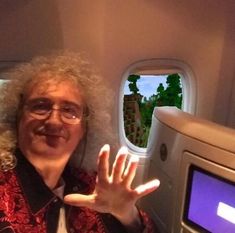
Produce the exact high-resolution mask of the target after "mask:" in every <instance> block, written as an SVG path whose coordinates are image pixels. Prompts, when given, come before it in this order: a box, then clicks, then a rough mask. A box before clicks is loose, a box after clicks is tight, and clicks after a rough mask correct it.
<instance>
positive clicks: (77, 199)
mask: <svg viewBox="0 0 235 233" xmlns="http://www.w3.org/2000/svg"><path fill="white" fill-rule="evenodd" d="M64 202H65V203H66V204H69V205H73V206H79V207H88V208H90V207H91V206H92V204H93V203H94V195H82V194H68V195H66V196H65V197H64Z"/></svg>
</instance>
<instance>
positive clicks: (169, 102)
mask: <svg viewBox="0 0 235 233" xmlns="http://www.w3.org/2000/svg"><path fill="white" fill-rule="evenodd" d="M166 83H167V88H166V89H164V87H163V85H162V84H160V85H159V86H158V88H157V95H156V101H157V103H156V105H157V106H176V107H177V108H180V109H181V105H182V88H181V83H180V76H179V75H178V74H170V75H168V76H167V79H166Z"/></svg>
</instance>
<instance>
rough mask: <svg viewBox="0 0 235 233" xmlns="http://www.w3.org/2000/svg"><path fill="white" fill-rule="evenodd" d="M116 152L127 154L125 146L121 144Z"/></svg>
mask: <svg viewBox="0 0 235 233" xmlns="http://www.w3.org/2000/svg"><path fill="white" fill-rule="evenodd" d="M118 154H128V149H127V147H126V146H122V147H121V148H120V149H119V151H118Z"/></svg>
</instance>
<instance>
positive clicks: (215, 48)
mask: <svg viewBox="0 0 235 233" xmlns="http://www.w3.org/2000/svg"><path fill="white" fill-rule="evenodd" d="M12 2H13V4H12V3H9V1H6V0H3V1H2V3H1V4H0V13H1V14H0V19H1V20H0V31H1V37H0V59H1V60H27V59H29V58H31V57H32V56H34V55H38V54H44V53H48V52H49V51H50V50H55V49H69V50H73V51H76V52H81V51H82V52H83V51H85V52H87V53H88V55H89V56H90V58H91V60H93V61H94V63H95V64H97V67H98V68H99V69H100V71H101V73H102V74H103V75H104V76H105V78H106V79H107V80H108V82H109V83H110V86H111V88H113V90H114V92H115V93H116V104H117V105H118V103H119V101H118V98H119V92H117V87H118V86H120V83H121V78H122V75H123V73H124V71H125V70H126V68H127V67H128V66H129V65H131V64H132V63H134V62H137V61H140V60H143V59H152V58H169V59H177V60H180V61H183V62H185V63H187V64H188V65H189V66H190V67H191V68H192V71H193V73H194V75H195V78H196V87H195V88H196V90H197V103H196V111H195V114H196V115H198V116H200V117H204V118H207V119H211V120H214V121H217V122H219V123H221V124H227V125H230V126H234V125H235V124H234V123H233V121H234V120H233V119H235V118H234V117H233V115H234V114H235V113H234V112H235V108H234V104H233V103H234V101H235V96H233V95H232V87H233V79H234V74H235V72H234V62H233V61H234V60H235V52H234V46H233V41H234V40H233V39H234V37H235V31H234V22H235V16H234V15H235V14H234V12H235V3H234V1H233V0H226V1H224V0H207V1H205V0H181V1H174V0H148V1H141V0H128V2H127V1H126V2H124V1H109V0H99V1H92V0H68V1H64V0H34V1H32V0H22V1H12ZM230 99H231V100H232V101H233V102H231V100H230ZM117 105H116V106H117ZM117 111H118V109H115V111H114V112H113V116H114V121H115V125H116V126H117V123H118V119H117V117H118V114H117Z"/></svg>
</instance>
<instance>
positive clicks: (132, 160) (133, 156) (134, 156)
mask: <svg viewBox="0 0 235 233" xmlns="http://www.w3.org/2000/svg"><path fill="white" fill-rule="evenodd" d="M139 160H140V159H139V156H137V155H131V157H130V162H131V163H138V162H139Z"/></svg>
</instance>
